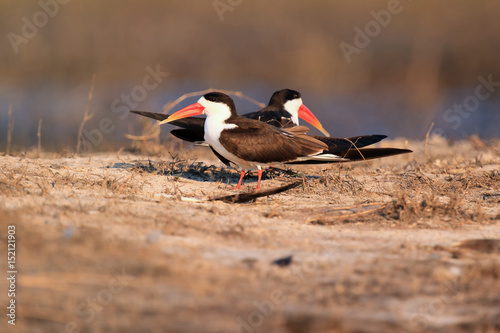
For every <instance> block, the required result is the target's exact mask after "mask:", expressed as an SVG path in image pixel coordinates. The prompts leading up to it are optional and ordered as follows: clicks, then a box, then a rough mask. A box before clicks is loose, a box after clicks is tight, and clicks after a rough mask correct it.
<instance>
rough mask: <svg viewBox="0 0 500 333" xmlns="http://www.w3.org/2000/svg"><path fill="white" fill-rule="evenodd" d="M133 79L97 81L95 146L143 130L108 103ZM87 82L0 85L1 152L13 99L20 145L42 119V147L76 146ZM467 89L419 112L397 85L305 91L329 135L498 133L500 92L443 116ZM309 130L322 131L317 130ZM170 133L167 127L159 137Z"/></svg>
mask: <svg viewBox="0 0 500 333" xmlns="http://www.w3.org/2000/svg"><path fill="white" fill-rule="evenodd" d="M135 84H136V83H135V82H127V83H123V84H121V85H120V86H117V85H114V86H103V85H99V84H97V85H96V87H95V91H94V97H93V99H92V102H91V105H90V113H93V114H94V117H93V119H91V120H90V121H89V122H88V123H87V124H86V126H85V129H86V130H87V132H88V133H92V130H94V129H99V126H100V122H101V120H102V119H104V118H107V119H109V121H110V123H111V126H112V127H113V130H112V131H108V132H107V133H102V134H103V137H102V142H100V144H99V145H98V147H96V149H97V150H106V149H116V148H118V147H123V146H125V147H127V146H128V145H129V143H130V141H129V140H127V139H126V138H125V137H124V135H125V134H126V133H135V134H138V133H140V129H141V127H142V125H141V124H140V122H139V116H136V115H133V114H128V113H126V112H124V113H123V112H119V113H114V112H113V110H112V107H111V105H112V101H113V100H114V99H116V98H120V96H121V94H124V93H125V94H127V93H130V92H131V90H132V89H133V88H134V86H135ZM89 85H90V82H88V83H86V84H78V85H73V86H71V85H59V84H57V83H50V82H47V81H46V80H40V81H39V82H33V84H32V85H31V86H30V87H22V88H19V87H15V86H10V87H5V86H3V87H0V151H3V150H4V147H5V143H6V137H7V122H8V118H7V113H8V109H9V105H10V104H12V105H13V116H14V121H15V125H14V133H13V144H14V145H15V146H18V147H29V146H34V145H36V143H37V135H36V134H37V126H38V121H39V119H43V123H42V144H43V147H44V149H45V150H49V151H50V150H55V151H57V150H60V149H64V148H65V147H67V146H69V147H75V145H76V140H77V133H78V127H79V125H80V123H81V120H82V118H83V114H84V111H85V107H86V103H87V95H88V90H89ZM206 87H207V86H206V85H202V84H193V83H181V84H179V83H176V84H173V83H169V84H166V85H165V86H164V87H159V88H158V89H156V90H154V91H151V92H148V95H147V96H146V98H145V99H144V101H142V102H140V103H139V105H138V106H137V107H136V108H134V109H139V110H147V111H153V112H161V110H162V107H163V105H164V104H165V103H167V102H168V101H171V100H174V99H176V98H178V97H179V96H181V95H182V94H184V93H187V92H191V91H195V90H202V89H206ZM221 88H227V87H221ZM281 88H285V87H272V86H269V85H264V84H252V85H248V86H244V87H239V88H238V90H241V91H243V92H244V93H246V94H247V95H249V96H250V97H252V98H255V99H257V100H259V101H261V102H264V103H267V101H268V100H269V98H270V95H271V93H272V92H273V91H274V90H278V89H281ZM286 88H291V89H293V88H294V87H286ZM470 92H474V87H463V88H461V89H459V90H457V91H450V92H448V93H447V94H445V96H443V97H442V98H441V99H440V102H439V103H438V104H436V105H435V106H433V107H431V108H429V109H428V110H418V109H414V108H412V107H411V105H410V103H409V102H408V98H407V96H405V94H404V92H398V91H397V90H391V91H390V92H374V91H370V92H360V93H356V94H349V95H341V94H337V95H322V94H318V93H315V92H314V91H307V90H305V91H304V90H303V91H301V93H302V97H303V101H304V104H305V105H307V106H308V107H309V108H310V109H311V110H312V111H313V112H314V113H315V114H316V116H317V117H318V119H319V120H320V121H321V122H322V124H323V126H324V127H325V128H326V129H327V130H328V131H329V132H330V134H331V135H332V136H338V137H347V136H354V135H362V134H385V135H388V136H389V137H391V138H396V137H407V138H411V139H421V140H423V139H424V138H425V134H426V132H427V130H428V129H429V126H430V124H431V122H434V123H435V125H434V128H437V129H440V131H439V133H441V134H442V135H443V136H445V137H448V138H456V139H462V138H466V137H468V136H471V135H479V136H480V137H481V138H484V139H488V138H498V137H500V130H499V126H500V94H499V93H496V92H495V93H496V94H495V93H493V94H492V95H491V97H490V98H488V99H486V100H484V101H481V102H480V104H479V106H478V108H477V110H475V111H473V112H468V113H467V117H465V116H464V117H462V119H461V120H460V121H458V120H457V119H456V116H457V115H458V114H454V116H455V118H454V121H453V122H449V121H446V120H445V119H444V117H443V115H444V113H445V112H446V111H447V110H448V109H450V108H452V107H453V105H454V104H457V103H463V102H464V99H465V98H466V97H467V96H469V95H470ZM196 99H197V98H196V97H195V98H190V99H188V100H187V101H185V102H183V103H181V104H180V105H179V106H178V108H180V107H182V106H185V105H187V104H189V103H192V102H194V101H196ZM235 102H236V106H237V108H238V112H239V113H245V112H250V111H254V110H256V109H257V107H256V106H255V105H253V104H251V103H250V102H247V101H245V100H242V99H239V98H235ZM121 105H124V104H121ZM178 108H177V109H178ZM458 123H459V126H457V124H458ZM167 127H168V128H170V126H169V125H166V126H165V128H166V129H167ZM310 133H311V134H320V132H318V131H317V130H315V129H314V130H311V132H310ZM168 138H169V134H168V130H165V131H162V140H167V139H168Z"/></svg>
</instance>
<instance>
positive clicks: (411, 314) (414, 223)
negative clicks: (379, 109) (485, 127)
mask: <svg viewBox="0 0 500 333" xmlns="http://www.w3.org/2000/svg"><path fill="white" fill-rule="evenodd" d="M499 143H500V142H499V141H496V142H486V143H485V142H482V141H480V140H478V139H471V140H467V141H462V142H455V143H450V142H446V141H444V140H441V139H439V138H435V139H433V140H432V141H431V142H430V143H429V145H427V146H425V145H424V144H423V143H421V142H405V141H404V140H399V141H392V142H387V143H384V146H394V147H402V148H403V147H408V148H410V149H413V150H414V151H415V153H413V154H409V155H404V156H399V157H394V158H387V159H384V160H380V161H372V162H369V163H366V162H361V163H356V164H344V165H330V166H326V167H315V168H311V167H294V168H293V171H289V172H280V171H274V172H269V173H268V174H267V177H266V179H265V180H264V181H263V187H264V189H266V188H273V187H276V186H281V185H283V184H287V183H291V182H295V181H301V182H302V184H301V185H300V186H299V187H297V188H295V189H292V190H290V191H287V192H284V193H281V194H277V195H273V196H269V197H262V198H258V199H256V200H255V201H254V202H250V203H243V204H242V203H239V204H232V203H224V202H218V201H210V202H207V201H205V202H192V201H185V200H186V198H195V199H206V198H210V197H215V196H221V195H227V194H234V193H238V191H236V192H235V191H234V190H232V189H231V187H232V186H234V185H235V184H236V182H237V179H238V174H237V171H234V170H228V169H221V165H220V163H218V162H217V161H216V160H214V159H213V158H212V157H210V153H209V152H206V151H204V150H203V149H204V148H196V149H194V150H190V151H188V152H184V151H183V152H181V153H180V154H179V155H178V157H177V158H176V159H174V160H173V159H172V158H171V157H170V156H169V154H168V153H166V152H164V153H163V154H153V155H145V154H132V153H124V152H121V153H107V154H95V155H92V156H85V157H61V156H57V155H54V156H52V155H48V154H46V155H44V156H43V157H44V158H40V159H37V158H31V157H30V154H28V155H27V156H25V155H20V156H16V157H11V156H3V157H0V221H1V224H0V235H1V239H0V246H1V247H2V251H1V253H3V254H2V256H1V258H2V259H1V267H2V270H4V271H7V262H6V255H5V252H6V249H7V230H8V229H7V227H8V225H15V227H16V235H15V237H16V268H17V269H18V274H17V279H16V297H15V300H16V315H17V316H16V321H15V323H16V325H15V327H14V326H12V325H9V324H8V323H7V321H8V319H9V318H8V317H7V316H5V314H6V308H5V305H6V304H7V302H8V298H7V290H8V289H9V284H8V282H7V281H6V279H1V280H0V281H1V282H0V290H1V293H0V295H1V296H0V299H1V300H2V303H1V304H3V307H2V308H3V310H2V313H3V316H2V318H1V319H0V320H1V322H0V327H1V332H283V333H284V332H500V245H499V242H500V173H499V170H500V152H499V150H498V147H499V146H500V144H499ZM195 158H196V160H195ZM202 161H203V162H202ZM255 185H256V177H255V175H252V176H250V177H248V178H246V179H245V185H244V187H243V188H242V190H243V191H244V192H246V191H250V190H251V189H253V188H254V187H255ZM290 256H291V260H287V257H290ZM277 259H283V260H281V261H278V262H274V261H275V260H277ZM273 262H274V263H273ZM4 275H6V273H4Z"/></svg>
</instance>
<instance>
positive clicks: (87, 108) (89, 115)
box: [76, 74, 96, 154]
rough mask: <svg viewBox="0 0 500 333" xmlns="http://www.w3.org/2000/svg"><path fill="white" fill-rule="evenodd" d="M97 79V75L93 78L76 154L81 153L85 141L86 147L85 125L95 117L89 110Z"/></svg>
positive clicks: (79, 132) (79, 131)
mask: <svg viewBox="0 0 500 333" xmlns="http://www.w3.org/2000/svg"><path fill="white" fill-rule="evenodd" d="M95 77H96V75H95V74H94V76H93V77H92V84H91V85H90V90H89V95H88V98H87V106H86V107H85V113H84V114H83V120H82V123H81V124H80V128H79V129H78V138H77V141H76V153H77V154H79V153H80V144H81V142H82V141H83V144H84V145H85V140H84V139H83V135H82V131H83V127H84V126H85V123H86V122H87V121H89V120H90V119H92V117H93V116H94V115H93V114H89V109H90V102H91V101H92V96H93V95H94V87H95Z"/></svg>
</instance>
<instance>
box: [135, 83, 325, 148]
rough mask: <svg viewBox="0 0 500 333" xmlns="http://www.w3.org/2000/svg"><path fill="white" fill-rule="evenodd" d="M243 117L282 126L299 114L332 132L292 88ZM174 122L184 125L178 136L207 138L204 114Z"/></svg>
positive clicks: (294, 122) (155, 116)
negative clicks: (201, 116)
mask: <svg viewBox="0 0 500 333" xmlns="http://www.w3.org/2000/svg"><path fill="white" fill-rule="evenodd" d="M130 112H132V113H135V114H138V115H141V116H144V117H149V118H152V119H156V120H160V121H163V120H166V119H168V117H169V115H166V114H163V113H153V112H146V111H130ZM242 117H244V118H248V119H254V120H259V121H262V122H265V123H268V124H269V125H273V126H276V127H279V128H287V127H293V126H298V125H299V118H302V119H303V120H305V121H307V122H308V123H310V124H311V125H313V126H314V127H316V128H317V129H318V130H320V131H321V132H322V133H323V134H325V135H326V136H329V134H328V132H327V131H326V130H325V129H324V128H323V126H322V125H321V123H320V122H319V120H318V119H317V118H316V116H314V114H313V113H312V112H311V111H310V110H309V109H308V108H307V107H306V106H305V105H304V103H303V102H302V97H301V95H300V93H299V92H298V91H295V90H291V89H282V90H278V91H276V92H274V93H273V95H272V96H271V99H270V100H269V104H268V105H267V106H266V107H264V108H263V109H261V110H259V111H255V112H251V113H247V114H244V115H243V116H242ZM170 123H171V124H172V125H175V126H178V127H181V128H179V129H174V130H172V131H171V132H170V133H171V134H172V135H174V136H175V137H177V138H179V139H181V140H184V141H189V142H195V143H202V142H204V141H205V139H204V136H205V132H204V124H205V119H204V118H197V117H190V118H184V119H178V120H175V121H172V122H170Z"/></svg>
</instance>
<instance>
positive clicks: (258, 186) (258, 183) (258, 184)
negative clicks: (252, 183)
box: [255, 169, 262, 190]
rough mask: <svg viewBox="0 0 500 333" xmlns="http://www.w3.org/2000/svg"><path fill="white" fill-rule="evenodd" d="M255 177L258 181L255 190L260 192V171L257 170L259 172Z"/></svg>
mask: <svg viewBox="0 0 500 333" xmlns="http://www.w3.org/2000/svg"><path fill="white" fill-rule="evenodd" d="M257 175H258V177H259V178H258V180H257V187H256V188H255V190H260V179H261V178H262V170H261V169H259V171H258V172H257Z"/></svg>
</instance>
